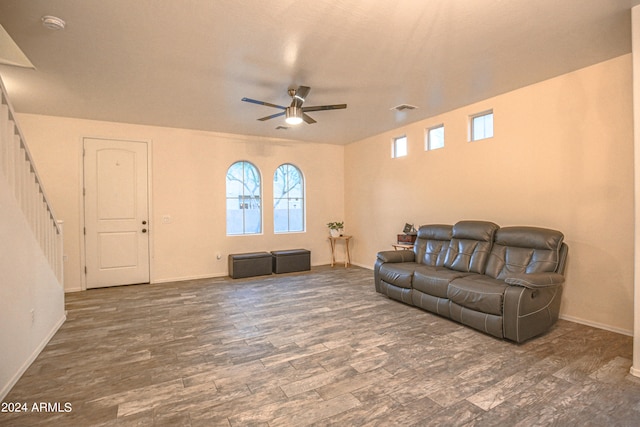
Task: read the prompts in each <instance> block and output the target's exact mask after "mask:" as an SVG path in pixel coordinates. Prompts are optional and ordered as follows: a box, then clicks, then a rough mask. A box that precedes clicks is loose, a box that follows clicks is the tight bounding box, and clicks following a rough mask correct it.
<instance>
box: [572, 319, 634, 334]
mask: <svg viewBox="0 0 640 427" xmlns="http://www.w3.org/2000/svg"><path fill="white" fill-rule="evenodd" d="M560 319H562V320H568V321H570V322H574V323H580V324H581V325H587V326H592V327H594V328H598V329H604V330H605V331H610V332H615V333H617V334H622V335H627V336H630V337H632V336H633V331H632V330H628V329H622V328H616V327H615V326H611V325H605V324H604V323H598V322H592V321H591V320H585V319H581V318H579V317H574V316H567V315H563V314H561V315H560Z"/></svg>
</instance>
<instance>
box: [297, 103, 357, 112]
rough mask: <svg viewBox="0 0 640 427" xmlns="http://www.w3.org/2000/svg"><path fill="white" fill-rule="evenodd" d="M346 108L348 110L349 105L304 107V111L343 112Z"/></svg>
mask: <svg viewBox="0 0 640 427" xmlns="http://www.w3.org/2000/svg"><path fill="white" fill-rule="evenodd" d="M345 108H347V104H334V105H318V106H314V107H302V111H305V112H306V111H324V110H343V109H345Z"/></svg>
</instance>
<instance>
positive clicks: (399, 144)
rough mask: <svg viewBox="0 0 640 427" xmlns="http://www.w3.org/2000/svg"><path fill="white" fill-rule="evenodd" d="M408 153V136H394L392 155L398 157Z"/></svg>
mask: <svg viewBox="0 0 640 427" xmlns="http://www.w3.org/2000/svg"><path fill="white" fill-rule="evenodd" d="M406 155H407V137H406V136H399V137H398V138H393V144H392V146H391V157H393V158H394V159H395V158H397V157H404V156H406Z"/></svg>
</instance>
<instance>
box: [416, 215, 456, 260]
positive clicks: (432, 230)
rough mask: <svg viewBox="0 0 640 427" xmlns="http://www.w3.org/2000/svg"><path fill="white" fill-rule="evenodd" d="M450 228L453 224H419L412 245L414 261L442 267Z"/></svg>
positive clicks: (447, 246)
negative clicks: (414, 255)
mask: <svg viewBox="0 0 640 427" xmlns="http://www.w3.org/2000/svg"><path fill="white" fill-rule="evenodd" d="M452 229H453V226H451V225H443V224H433V225H423V226H421V227H420V228H419V229H418V236H417V238H416V242H415V246H414V247H413V251H414V252H415V254H416V261H417V262H419V263H421V264H426V265H430V266H432V267H442V266H443V265H444V258H445V255H446V253H447V249H448V248H449V242H450V241H451V232H452Z"/></svg>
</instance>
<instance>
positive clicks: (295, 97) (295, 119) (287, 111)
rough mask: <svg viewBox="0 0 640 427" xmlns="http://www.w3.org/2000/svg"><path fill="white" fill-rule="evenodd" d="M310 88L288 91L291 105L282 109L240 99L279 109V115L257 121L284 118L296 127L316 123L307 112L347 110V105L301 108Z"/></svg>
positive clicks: (246, 99) (249, 100)
mask: <svg viewBox="0 0 640 427" xmlns="http://www.w3.org/2000/svg"><path fill="white" fill-rule="evenodd" d="M310 90H311V88H310V87H309V86H299V87H298V88H297V89H293V88H292V89H289V91H288V93H289V96H290V97H291V105H289V106H288V107H283V106H282V105H276V104H272V103H270V102H264V101H258V100H255V99H251V98H242V100H243V101H244V102H251V103H253V104H258V105H266V106H267V107H274V108H279V109H280V110H283V111H281V112H280V113H276V114H272V115H270V116H266V117H262V118H259V119H258V120H260V121H262V122H264V121H265V120H269V119H274V118H276V117H280V116H285V121H286V122H287V123H288V124H290V125H297V124H300V123H302V122H303V121H304V122H306V123H308V124H313V123H316V121H315V120H313V118H311V117H310V116H309V115H308V114H307V112H309V111H323V110H342V109H344V108H347V104H335V105H318V106H313V107H303V106H302V104H303V103H304V100H305V98H306V97H307V95H309V91H310Z"/></svg>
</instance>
